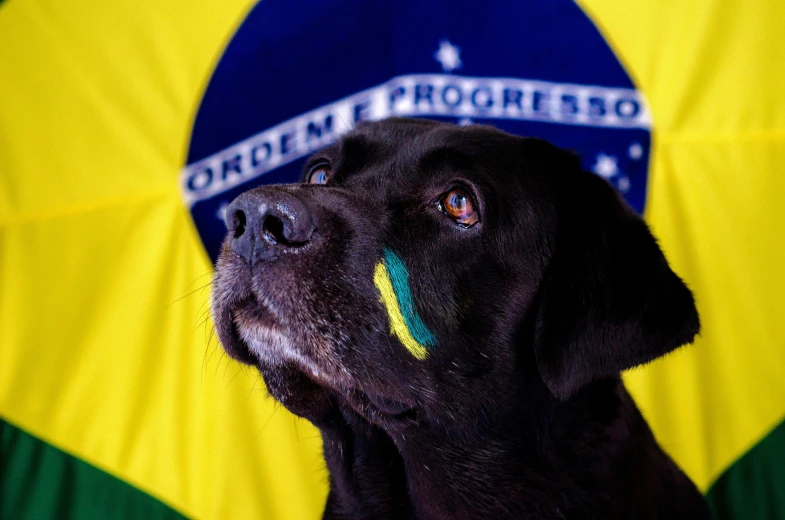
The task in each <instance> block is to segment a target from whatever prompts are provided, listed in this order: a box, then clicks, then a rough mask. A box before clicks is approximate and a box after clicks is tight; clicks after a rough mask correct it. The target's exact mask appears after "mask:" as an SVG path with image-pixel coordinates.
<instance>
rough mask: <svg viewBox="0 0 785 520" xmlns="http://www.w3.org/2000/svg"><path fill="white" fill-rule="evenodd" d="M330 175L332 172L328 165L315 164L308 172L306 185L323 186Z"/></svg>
mask: <svg viewBox="0 0 785 520" xmlns="http://www.w3.org/2000/svg"><path fill="white" fill-rule="evenodd" d="M332 175H333V171H332V169H331V168H330V165H329V164H327V163H321V164H317V165H315V166H314V167H313V168H311V171H310V172H308V184H325V183H326V182H327V181H328V180H330V177H332Z"/></svg>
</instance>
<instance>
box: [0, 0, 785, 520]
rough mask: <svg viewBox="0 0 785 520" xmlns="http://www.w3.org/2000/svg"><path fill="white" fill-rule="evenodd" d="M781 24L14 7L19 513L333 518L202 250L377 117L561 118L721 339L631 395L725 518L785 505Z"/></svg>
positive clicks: (297, 6) (308, 5)
mask: <svg viewBox="0 0 785 520" xmlns="http://www.w3.org/2000/svg"><path fill="white" fill-rule="evenodd" d="M782 34H785V9H782V7H781V6H780V5H779V2H777V1H776V0H760V1H756V2H742V1H741V0H726V1H724V2H662V1H661V0H640V1H637V2H621V3H620V2H614V1H610V0H580V1H579V2H578V3H573V2H571V1H569V0H549V1H546V0H530V1H528V2H513V1H512V0H508V1H504V2H499V3H490V4H489V3H487V2H486V3H483V2H447V1H443V0H434V1H433V2H414V1H403V0H402V1H401V2H379V1H371V2H359V1H358V0H340V1H336V2H315V1H307V0H296V1H295V0H289V1H286V2H284V1H282V0H264V1H263V2H259V3H256V2H253V1H251V0H223V1H221V2H204V3H193V2H186V1H183V0H155V1H152V0H139V1H137V2H130V3H120V2H111V3H106V2H97V3H96V2H87V1H85V0H70V1H68V2H54V1H33V0H5V1H0V518H11V519H17V518H22V519H26V518H36V519H37V518H61V517H62V518H66V517H68V518H180V517H193V518H221V519H224V518H270V519H278V518H280V519H299V518H303V519H308V518H318V517H319V515H320V513H321V510H322V507H323V504H324V501H325V498H326V492H327V474H326V471H325V468H324V464H323V462H322V460H321V440H320V438H319V435H318V432H317V431H316V430H315V429H314V428H313V427H312V426H311V425H309V424H308V423H307V422H304V421H301V420H299V419H296V418H294V417H293V416H292V415H290V414H289V413H288V412H287V411H286V410H285V409H283V408H282V407H280V406H279V405H276V404H275V403H274V402H273V401H272V399H270V398H269V397H267V395H266V392H265V389H264V385H263V383H262V382H261V381H260V379H259V377H258V375H257V374H255V373H254V372H253V371H252V370H249V369H245V368H243V367H241V366H240V365H238V364H236V363H235V362H233V361H231V360H229V359H228V358H227V357H226V356H225V355H223V354H222V352H221V349H220V347H219V346H218V345H217V343H216V339H215V337H214V335H213V334H212V322H211V319H210V315H209V293H210V278H211V274H212V259H213V258H214V256H215V251H216V247H217V244H218V243H219V241H220V237H221V234H222V233H223V228H221V227H220V222H221V221H220V216H221V211H222V208H224V207H225V206H224V205H225V203H226V202H227V201H228V200H231V198H232V197H233V196H234V195H235V194H236V193H239V192H241V191H243V190H245V189H248V188H249V187H251V186H253V185H256V184H260V183H266V182H280V181H289V180H291V179H292V176H293V175H294V173H293V172H295V171H296V170H297V169H298V168H299V166H300V164H301V162H302V160H303V157H304V156H306V155H307V154H308V153H309V152H310V151H312V150H314V149H316V148H318V147H319V146H322V145H324V144H327V143H328V142H331V140H334V139H335V138H336V137H337V135H339V134H340V132H341V131H343V130H345V129H347V128H350V127H351V126H352V125H353V124H355V123H356V122H357V121H360V120H363V119H372V118H376V117H383V116H385V115H411V116H425V117H431V118H437V119H445V120H451V121H455V122H458V123H460V124H469V123H475V122H477V123H489V124H495V125H497V126H499V127H501V128H504V129H506V130H509V131H514V132H517V133H526V134H529V135H539V136H543V137H545V138H547V139H549V140H551V141H553V142H555V143H557V144H560V145H562V146H566V147H569V148H573V149H576V150H577V151H579V153H580V154H581V157H582V158H583V159H582V160H583V161H584V167H586V168H587V169H591V170H593V171H595V172H596V173H597V174H598V175H602V176H603V177H605V178H607V179H608V180H609V181H610V182H612V183H613V185H614V186H615V187H616V188H617V189H618V190H619V191H620V192H621V193H622V194H623V195H624V196H625V198H626V199H627V201H628V202H629V203H630V205H631V206H632V207H633V208H635V209H636V210H638V211H640V212H642V214H643V215H644V217H645V218H646V220H647V221H648V222H649V224H650V225H651V227H652V228H653V231H654V233H655V235H656V236H657V237H658V239H659V240H660V243H661V245H662V247H663V249H664V251H665V253H666V256H667V257H668V259H669V261H670V263H671V264H672V265H673V267H674V269H675V270H676V271H677V272H678V273H679V274H680V276H682V277H683V278H684V279H685V280H686V281H687V283H688V284H689V286H690V287H691V289H692V290H693V292H694V293H695V295H696V298H697V304H698V307H699V311H700V313H701V319H702V323H703V331H702V334H701V336H700V338H699V339H698V340H697V342H696V344H695V345H694V346H692V347H689V348H684V349H681V350H679V351H677V352H676V353H674V354H673V355H670V356H668V357H667V358H665V359H662V360H659V361H657V362H655V363H653V364H652V365H650V366H647V367H643V368H639V369H635V370H632V371H630V372H629V373H627V374H626V375H625V378H626V382H627V385H628V388H629V389H630V390H631V392H632V394H633V395H634V397H635V399H636V401H637V403H638V405H639V407H640V408H641V410H642V411H643V413H644V415H645V416H646V418H647V420H648V421H649V423H650V424H651V426H652V428H653V430H654V433H655V435H656V437H657V439H658V440H659V442H660V443H661V444H662V446H663V447H664V448H665V449H666V450H667V451H668V452H669V453H670V454H671V455H672V456H673V457H674V458H675V459H676V461H677V462H678V463H679V465H680V466H681V467H682V468H683V469H684V470H685V471H686V472H687V473H688V474H689V475H690V477H691V478H692V479H693V480H694V481H695V482H696V483H697V485H698V486H699V487H700V489H701V490H703V491H704V492H705V493H706V495H707V497H708V500H709V502H710V504H711V506H712V508H713V510H714V512H715V516H716V518H719V519H739V520H742V519H743V520H747V519H751V520H758V519H761V520H763V519H767V520H770V519H776V518H785V269H784V267H785V203H783V199H785V176H783V174H782V172H783V171H785V101H783V99H782V93H783V92H785V43H783V39H782ZM320 67H321V68H320ZM323 71H327V72H328V73H325V72H323Z"/></svg>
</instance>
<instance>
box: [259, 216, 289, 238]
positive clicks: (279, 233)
mask: <svg viewBox="0 0 785 520" xmlns="http://www.w3.org/2000/svg"><path fill="white" fill-rule="evenodd" d="M262 229H263V230H264V233H265V234H266V235H267V236H268V237H270V238H271V239H272V240H273V242H275V243H277V244H286V243H287V240H286V237H285V236H284V234H283V222H282V221H281V219H279V218H278V217H276V216H275V215H267V216H266V217H265V218H264V223H263V225H262Z"/></svg>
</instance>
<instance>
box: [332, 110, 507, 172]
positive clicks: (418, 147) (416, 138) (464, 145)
mask: <svg viewBox="0 0 785 520" xmlns="http://www.w3.org/2000/svg"><path fill="white" fill-rule="evenodd" d="M519 140H520V138H518V137H514V136H511V135H509V134H505V133H503V132H500V131H498V130H496V129H494V128H490V127H485V126H475V125H472V126H467V127H460V126H456V125H451V124H446V123H440V122H436V121H426V120H412V119H408V120H403V119H397V120H396V119H392V120H384V121H378V122H374V123H365V124H362V125H360V126H359V127H358V128H357V130H355V131H354V132H352V133H351V134H348V135H347V136H345V137H344V138H343V139H341V141H340V142H339V143H337V145H336V146H335V148H334V149H333V150H332V154H331V155H332V156H333V158H334V159H335V162H336V163H337V164H339V165H340V167H341V168H342V169H343V170H344V173H346V174H350V175H354V174H356V173H365V174H367V175H369V176H374V177H375V176H378V175H380V174H382V176H383V177H384V178H387V179H395V180H407V179H409V180H417V179H422V178H423V174H424V173H425V174H429V175H427V177H432V176H433V175H437V176H438V174H440V173H442V174H445V175H449V174H451V173H454V172H455V171H456V170H457V171H462V172H463V173H464V174H466V175H467V176H469V177H471V174H472V172H473V171H474V170H476V169H478V168H475V167H477V166H481V167H482V168H480V169H482V170H484V171H485V172H487V171H488V170H493V169H494V166H497V167H498V166H505V167H506V168H497V169H505V170H509V165H510V164H514V163H515V162H516V159H515V156H516V155H517V154H518V151H519V150H518V145H519Z"/></svg>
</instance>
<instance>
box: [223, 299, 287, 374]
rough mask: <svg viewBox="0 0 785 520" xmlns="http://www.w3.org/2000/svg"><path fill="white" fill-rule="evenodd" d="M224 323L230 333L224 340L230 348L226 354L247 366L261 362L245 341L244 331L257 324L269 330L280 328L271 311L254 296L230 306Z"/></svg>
mask: <svg viewBox="0 0 785 520" xmlns="http://www.w3.org/2000/svg"><path fill="white" fill-rule="evenodd" d="M223 321H224V322H225V323H226V327H225V329H226V330H227V332H228V337H227V338H224V341H225V342H228V343H229V345H225V346H226V347H228V348H226V349H225V350H226V352H227V353H228V354H229V356H230V357H232V358H234V359H236V360H237V361H239V362H241V363H245V364H247V365H256V364H257V363H258V361H259V360H258V356H257V354H256V353H255V352H254V351H253V349H251V347H250V345H248V343H247V342H246V341H245V339H243V334H242V329H244V328H246V327H250V326H252V325H256V324H258V325H262V326H264V327H269V328H275V327H278V326H279V325H278V323H277V321H276V320H275V317H274V316H273V315H272V313H271V312H270V311H269V309H267V308H266V307H265V306H264V305H263V304H260V303H259V301H258V300H257V299H256V298H254V297H253V296H250V297H245V298H242V299H238V300H237V301H235V303H233V304H231V305H228V306H227V307H226V308H225V310H224V318H223Z"/></svg>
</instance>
